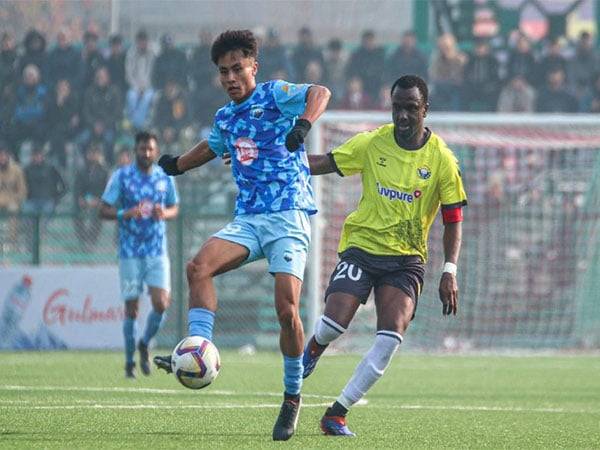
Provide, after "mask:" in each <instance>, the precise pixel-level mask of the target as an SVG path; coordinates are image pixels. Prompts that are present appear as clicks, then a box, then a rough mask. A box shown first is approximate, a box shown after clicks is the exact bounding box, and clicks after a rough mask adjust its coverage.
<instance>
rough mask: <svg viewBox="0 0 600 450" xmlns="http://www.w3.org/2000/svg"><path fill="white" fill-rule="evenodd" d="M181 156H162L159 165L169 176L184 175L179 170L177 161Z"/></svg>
mask: <svg viewBox="0 0 600 450" xmlns="http://www.w3.org/2000/svg"><path fill="white" fill-rule="evenodd" d="M178 159H179V156H175V157H173V156H171V155H162V156H161V157H160V159H159V160H158V165H159V166H160V167H162V169H163V170H164V171H165V173H166V174H167V175H171V176H175V175H182V174H183V172H182V171H181V170H179V169H178V168H177V160H178Z"/></svg>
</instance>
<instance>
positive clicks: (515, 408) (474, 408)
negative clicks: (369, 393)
mask: <svg viewBox="0 0 600 450" xmlns="http://www.w3.org/2000/svg"><path fill="white" fill-rule="evenodd" d="M366 407H367V408H379V409H407V410H415V409H417V410H418V409H422V410H435V411H491V412H541V413H576V414H600V411H599V410H593V409H588V410H586V409H564V408H523V407H519V406H467V405H453V406H444V405H381V404H379V405H366Z"/></svg>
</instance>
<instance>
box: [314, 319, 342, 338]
mask: <svg viewBox="0 0 600 450" xmlns="http://www.w3.org/2000/svg"><path fill="white" fill-rule="evenodd" d="M344 331H346V329H345V328H344V327H342V326H341V325H340V324H338V323H337V322H335V321H333V320H332V319H330V318H329V317H327V316H321V318H320V319H319V321H318V322H317V325H316V326H315V341H317V344H319V345H327V344H329V343H330V342H332V341H334V340H335V339H337V338H339V337H340V336H341V335H342V333H343V332H344Z"/></svg>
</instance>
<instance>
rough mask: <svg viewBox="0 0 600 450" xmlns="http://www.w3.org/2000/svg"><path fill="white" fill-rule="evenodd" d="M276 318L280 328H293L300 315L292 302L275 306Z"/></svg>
mask: <svg viewBox="0 0 600 450" xmlns="http://www.w3.org/2000/svg"><path fill="white" fill-rule="evenodd" d="M277 320H279V324H280V325H281V328H285V329H289V328H294V327H296V325H297V322H298V321H299V320H300V315H299V313H298V311H297V308H295V307H294V305H293V304H291V303H287V304H285V305H283V306H280V307H278V308H277Z"/></svg>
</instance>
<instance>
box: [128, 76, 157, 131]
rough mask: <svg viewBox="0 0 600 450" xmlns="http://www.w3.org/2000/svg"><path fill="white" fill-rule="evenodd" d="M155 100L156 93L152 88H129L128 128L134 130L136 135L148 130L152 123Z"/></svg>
mask: <svg viewBox="0 0 600 450" xmlns="http://www.w3.org/2000/svg"><path fill="white" fill-rule="evenodd" d="M155 100H156V91H155V90H154V89H153V88H152V87H148V88H146V89H135V88H134V87H131V88H129V90H128V91H127V96H126V97H125V121H126V124H127V125H126V128H127V129H129V128H132V129H133V131H134V133H137V132H138V131H140V130H143V129H145V128H148V127H149V125H150V123H151V121H152V111H153V110H154V103H155Z"/></svg>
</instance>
